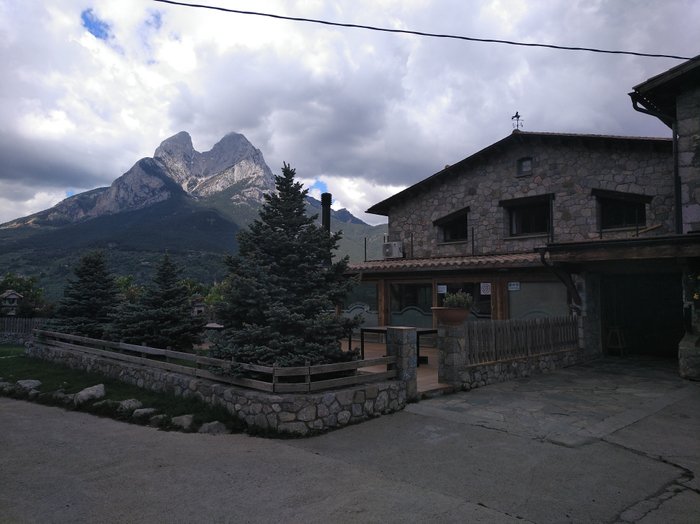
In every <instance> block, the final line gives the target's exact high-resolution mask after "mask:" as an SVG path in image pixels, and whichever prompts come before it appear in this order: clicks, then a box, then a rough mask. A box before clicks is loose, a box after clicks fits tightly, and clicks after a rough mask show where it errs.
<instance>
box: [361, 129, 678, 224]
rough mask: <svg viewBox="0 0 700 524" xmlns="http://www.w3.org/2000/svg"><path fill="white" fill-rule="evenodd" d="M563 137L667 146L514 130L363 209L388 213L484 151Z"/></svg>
mask: <svg viewBox="0 0 700 524" xmlns="http://www.w3.org/2000/svg"><path fill="white" fill-rule="evenodd" d="M538 139H539V140H559V141H561V140H565V141H572V142H574V141H586V142H607V143H622V142H625V143H628V144H667V145H668V147H671V139H670V138H653V137H639V136H618V135H595V134H576V133H547V132H533V131H520V130H517V129H516V130H514V131H513V132H512V133H511V134H510V135H508V136H506V137H505V138H503V139H501V140H499V141H498V142H495V143H493V144H491V145H490V146H488V147H485V148H484V149H482V150H481V151H478V152H476V153H474V154H473V155H471V156H468V157H466V158H464V159H462V160H460V161H459V162H457V163H456V164H453V165H451V166H447V167H445V169H443V170H441V171H438V172H437V173H435V174H434V175H432V176H429V177H428V178H425V179H423V180H421V181H420V182H418V183H416V184H414V185H412V186H410V187H407V188H406V189H404V190H403V191H399V192H398V193H396V194H394V195H392V196H390V197H389V198H387V199H385V200H382V201H381V202H379V203H377V204H374V205H373V206H372V207H370V208H369V209H368V210H367V213H373V214H376V215H385V216H388V214H389V210H390V208H391V206H392V205H394V204H396V203H398V202H401V201H403V200H406V199H407V198H410V197H412V196H413V195H415V194H417V193H420V192H421V191H424V190H425V189H426V188H427V187H428V186H429V185H430V184H432V183H434V182H436V181H438V180H439V181H442V180H444V179H447V178H449V177H450V176H453V175H455V174H457V173H459V172H460V171H461V169H462V168H465V167H467V166H469V165H470V164H472V163H474V162H477V161H479V160H481V159H482V158H484V157H486V156H487V155H488V154H490V153H493V152H495V151H498V150H499V149H502V148H503V147H507V146H509V145H510V144H511V142H515V143H517V142H522V141H532V140H538Z"/></svg>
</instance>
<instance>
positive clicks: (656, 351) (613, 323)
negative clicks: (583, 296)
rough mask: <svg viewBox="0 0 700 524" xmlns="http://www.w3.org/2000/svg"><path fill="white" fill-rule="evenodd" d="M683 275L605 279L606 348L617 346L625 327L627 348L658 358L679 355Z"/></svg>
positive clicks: (603, 304)
mask: <svg viewBox="0 0 700 524" xmlns="http://www.w3.org/2000/svg"><path fill="white" fill-rule="evenodd" d="M681 282H682V281H681V275H680V274H658V275H606V276H604V277H603V279H602V286H601V288H602V308H603V310H602V327H603V347H604V348H606V351H607V352H608V353H612V354H615V353H616V352H617V351H618V350H617V349H611V348H610V347H609V342H611V343H612V345H613V347H614V346H615V345H617V342H618V340H617V334H613V336H612V338H611V337H610V336H609V335H610V331H611V329H613V328H617V329H619V330H621V334H622V337H623V338H624V341H625V343H626V349H625V351H626V352H628V353H632V354H639V355H650V356H652V355H653V356H658V357H673V358H675V357H676V356H677V352H678V342H679V341H680V339H681V338H682V337H683V332H684V328H683V300H682V284H681Z"/></svg>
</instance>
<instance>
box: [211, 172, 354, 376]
mask: <svg viewBox="0 0 700 524" xmlns="http://www.w3.org/2000/svg"><path fill="white" fill-rule="evenodd" d="M294 176H295V170H294V169H292V168H291V167H289V166H288V165H287V164H284V166H283V169H282V176H276V177H275V185H276V189H277V192H276V193H273V194H269V195H265V202H264V204H263V206H262V208H261V210H260V214H259V219H257V220H255V221H254V222H253V223H252V224H251V225H250V226H249V228H248V230H244V231H242V232H240V233H239V235H238V243H239V253H238V255H237V256H233V257H229V258H228V259H227V264H228V267H229V276H228V278H227V280H226V283H225V286H224V289H223V295H224V303H223V304H222V306H221V307H220V308H219V310H218V318H219V320H220V321H221V322H222V323H223V324H224V325H225V326H226V329H225V331H224V333H223V337H222V339H223V341H224V342H223V343H222V344H220V346H219V347H218V351H219V354H220V355H222V356H232V357H233V359H234V360H236V361H238V362H254V363H259V364H268V365H272V364H278V365H283V366H292V365H303V364H304V363H305V362H307V361H308V362H311V363H313V364H321V363H329V362H337V361H343V360H349V359H351V358H352V357H353V356H354V355H353V354H352V353H344V352H342V351H341V350H340V344H339V340H340V339H341V338H343V337H345V336H347V334H348V332H349V330H351V329H353V328H354V327H356V326H357V325H358V324H359V321H358V320H357V319H345V318H342V317H340V316H339V315H337V314H336V311H335V307H336V305H337V304H340V303H341V302H342V300H343V298H345V296H346V295H347V293H348V292H349V291H350V289H351V288H352V286H353V285H354V281H352V280H351V279H349V278H348V277H347V276H346V275H345V271H346V269H347V264H348V258H347V257H345V258H343V259H341V260H337V261H335V262H332V253H333V251H334V250H336V249H337V246H338V241H339V240H340V236H341V235H340V233H334V234H329V233H328V232H327V231H326V230H325V229H323V228H322V227H319V226H318V225H316V223H315V220H316V216H312V217H308V216H307V215H306V206H305V200H306V194H307V190H304V189H303V188H302V184H300V183H298V182H295V181H294Z"/></svg>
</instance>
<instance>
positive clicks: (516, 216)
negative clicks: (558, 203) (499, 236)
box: [499, 194, 554, 237]
mask: <svg viewBox="0 0 700 524" xmlns="http://www.w3.org/2000/svg"><path fill="white" fill-rule="evenodd" d="M553 198H554V195H552V194H547V195H540V196H534V197H525V198H514V199H512V200H501V201H500V202H499V204H500V205H501V206H503V207H504V208H505V209H506V213H507V218H508V234H509V235H510V236H512V237H515V236H521V235H543V234H547V233H550V232H551V229H552V220H551V218H552V213H551V209H552V203H551V201H552V199H553Z"/></svg>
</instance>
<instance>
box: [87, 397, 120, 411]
mask: <svg viewBox="0 0 700 524" xmlns="http://www.w3.org/2000/svg"><path fill="white" fill-rule="evenodd" d="M102 406H106V407H108V408H112V409H116V408H117V407H118V406H119V402H118V401H116V400H109V399H107V400H100V401H99V402H95V403H94V404H93V405H92V407H94V408H99V407H102Z"/></svg>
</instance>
